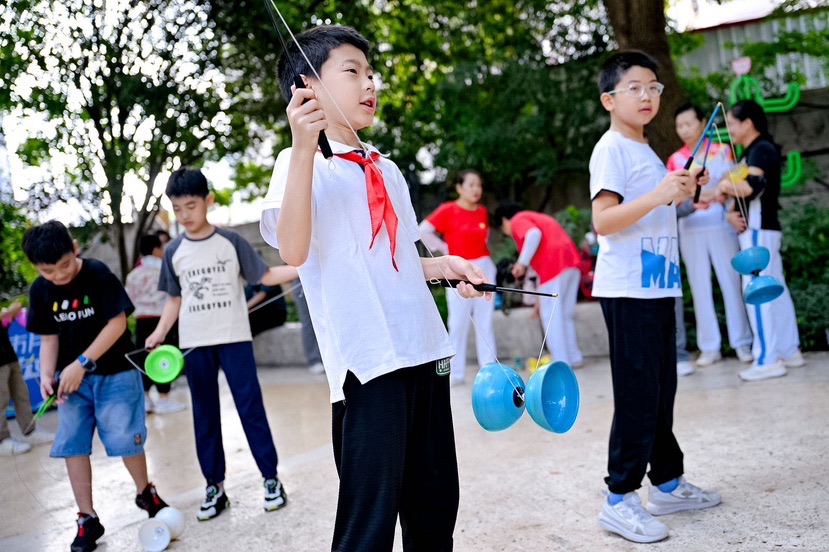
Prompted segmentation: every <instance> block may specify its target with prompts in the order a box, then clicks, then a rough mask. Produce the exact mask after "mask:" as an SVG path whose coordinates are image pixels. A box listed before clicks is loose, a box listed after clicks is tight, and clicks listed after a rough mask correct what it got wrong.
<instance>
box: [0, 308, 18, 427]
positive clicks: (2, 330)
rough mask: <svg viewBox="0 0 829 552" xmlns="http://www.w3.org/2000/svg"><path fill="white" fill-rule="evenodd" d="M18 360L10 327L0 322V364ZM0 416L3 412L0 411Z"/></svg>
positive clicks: (3, 364)
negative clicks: (10, 338) (10, 337)
mask: <svg viewBox="0 0 829 552" xmlns="http://www.w3.org/2000/svg"><path fill="white" fill-rule="evenodd" d="M12 362H17V354H16V353H15V352H14V347H12V343H11V341H9V329H8V328H6V327H4V326H3V325H2V324H0V366H5V365H6V364H11V363H12ZM0 416H3V413H2V412H0Z"/></svg>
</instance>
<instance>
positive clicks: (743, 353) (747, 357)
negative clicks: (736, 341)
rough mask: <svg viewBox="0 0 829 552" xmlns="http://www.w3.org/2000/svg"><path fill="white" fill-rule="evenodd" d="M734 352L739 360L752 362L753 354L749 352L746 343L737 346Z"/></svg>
mask: <svg viewBox="0 0 829 552" xmlns="http://www.w3.org/2000/svg"><path fill="white" fill-rule="evenodd" d="M736 353H737V358H738V359H739V360H740V362H754V355H753V354H751V347H749V346H748V345H743V346H742V347H737V351H736Z"/></svg>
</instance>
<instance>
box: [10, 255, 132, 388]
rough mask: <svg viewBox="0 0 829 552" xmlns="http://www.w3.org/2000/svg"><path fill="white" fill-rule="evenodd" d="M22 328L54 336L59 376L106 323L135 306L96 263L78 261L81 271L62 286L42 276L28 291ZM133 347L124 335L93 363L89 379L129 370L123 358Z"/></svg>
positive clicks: (98, 262) (107, 270)
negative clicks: (26, 316) (93, 369)
mask: <svg viewBox="0 0 829 552" xmlns="http://www.w3.org/2000/svg"><path fill="white" fill-rule="evenodd" d="M29 304H30V312H29V320H28V323H27V324H26V329H27V330H29V331H30V332H32V333H36V334H41V335H56V334H57V336H58V343H59V345H58V364H57V369H58V371H60V370H63V369H64V368H66V367H67V366H68V365H69V364H71V363H72V362H73V361H74V360H75V359H77V358H78V355H80V354H81V353H83V352H84V351H85V350H86V349H87V347H89V345H91V344H92V342H93V341H94V340H95V338H96V337H98V334H100V333H101V330H102V329H103V328H104V326H106V325H107V323H108V322H109V321H110V320H111V319H113V318H115V317H116V316H118V315H119V314H121V313H122V312H123V313H124V314H125V315H127V316H129V315H130V313H132V311H133V310H135V309H134V307H133V306H132V302H131V301H130V298H129V296H127V292H126V290H124V286H122V285H121V282H120V281H119V280H118V278H116V277H115V275H114V274H113V273H112V272H110V270H109V268H107V267H106V265H105V264H104V263H102V262H100V261H96V260H94V259H83V264H82V265H81V269H80V271H79V272H78V274H77V275H76V276H75V278H74V279H73V280H72V281H71V282H69V283H68V284H66V285H63V286H56V285H54V284H53V283H51V282H49V281H48V280H46V279H45V278H43V277H42V276H41V277H39V278H38V279H37V280H35V281H34V283H32V287H31V288H30V289H29ZM132 348H133V345H132V341H131V340H130V333H129V330H124V334H123V335H122V336H121V337H119V338H118V341H116V342H115V343H114V344H113V345H112V347H110V348H109V350H108V351H107V352H106V353H104V354H103V356H101V358H99V359H98V360H97V364H98V367H97V368H96V370H95V371H94V372H92V374H93V375H112V374H117V373H119V372H124V371H126V370H129V369H130V368H132V366H131V365H130V363H129V361H127V359H126V358H125V357H124V355H125V354H126V353H128V352H130V351H131V350H132Z"/></svg>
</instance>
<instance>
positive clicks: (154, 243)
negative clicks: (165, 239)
mask: <svg viewBox="0 0 829 552" xmlns="http://www.w3.org/2000/svg"><path fill="white" fill-rule="evenodd" d="M157 247H161V238H159V237H158V234H145V235H143V236H141V241H140V242H138V252H139V253H141V255H142V256H144V257H146V256H147V255H152V254H153V251H155V250H156V248H157Z"/></svg>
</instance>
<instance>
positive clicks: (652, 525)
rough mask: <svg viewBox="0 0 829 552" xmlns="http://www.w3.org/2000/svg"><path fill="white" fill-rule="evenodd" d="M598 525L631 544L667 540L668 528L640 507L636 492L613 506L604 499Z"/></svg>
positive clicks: (627, 495) (640, 502)
mask: <svg viewBox="0 0 829 552" xmlns="http://www.w3.org/2000/svg"><path fill="white" fill-rule="evenodd" d="M606 495H607V491H605V496H606ZM599 525H601V526H602V527H604V528H605V529H607V530H608V531H610V532H611V533H616V534H617V535H619V536H621V537H624V538H626V539H627V540H629V541H632V542H657V541H661V540H663V539H666V538H668V527H667V526H666V525H665V524H664V523H662V522H661V521H659V520H658V519H656V518H654V517H653V516H652V515H651V514H650V513H649V512H648V511H647V510H645V508H644V507H642V501H641V500H640V499H639V495H638V494H636V492H629V493H627V494H626V495H625V496H624V497H623V498H622V501H621V502H619V503H617V504H614V505H613V506H611V505H610V503H609V502H608V501H607V498H605V500H604V506H602V513H601V514H599Z"/></svg>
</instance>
